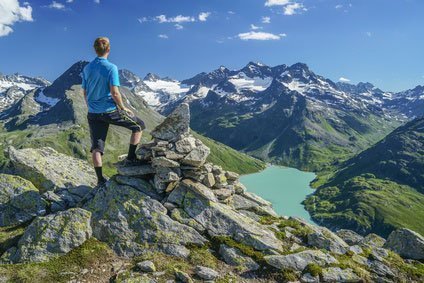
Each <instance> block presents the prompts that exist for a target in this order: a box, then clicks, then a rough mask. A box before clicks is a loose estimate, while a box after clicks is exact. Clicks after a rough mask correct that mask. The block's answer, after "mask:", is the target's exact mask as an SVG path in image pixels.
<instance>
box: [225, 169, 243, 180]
mask: <svg viewBox="0 0 424 283" xmlns="http://www.w3.org/2000/svg"><path fill="white" fill-rule="evenodd" d="M225 177H227V180H230V181H236V180H238V178H240V175H239V174H237V173H235V172H231V171H227V172H225Z"/></svg>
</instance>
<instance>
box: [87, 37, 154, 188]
mask: <svg viewBox="0 0 424 283" xmlns="http://www.w3.org/2000/svg"><path fill="white" fill-rule="evenodd" d="M94 50H95V51H96V53H97V58H95V59H94V60H93V61H92V62H90V63H89V64H88V65H87V66H85V68H84V70H83V72H82V88H83V89H84V97H85V100H86V103H87V106H88V115H87V118H88V125H89V127H90V135H91V150H90V152H91V154H92V158H93V164H94V169H95V171H96V175H97V180H98V185H99V186H101V185H103V184H104V183H105V182H106V179H105V178H104V177H103V173H102V155H103V153H104V148H105V142H106V136H107V132H108V129H109V125H110V124H112V125H117V126H121V127H125V128H127V129H129V130H131V131H132V135H131V139H130V146H129V150H128V156H127V160H126V162H127V163H136V162H137V158H136V154H135V151H136V148H137V145H138V144H139V143H140V139H141V135H142V131H143V130H144V129H145V128H146V127H145V124H144V122H143V121H142V120H141V119H139V118H138V117H136V116H135V115H134V114H133V112H132V111H131V110H129V109H128V108H127V107H125V105H124V103H123V102H122V96H121V94H120V92H119V88H118V87H119V86H120V83H119V74H118V68H117V67H116V66H115V65H114V64H112V63H110V62H109V61H108V59H107V58H108V56H109V53H110V42H109V39H108V38H106V37H99V38H97V39H96V40H95V42H94Z"/></svg>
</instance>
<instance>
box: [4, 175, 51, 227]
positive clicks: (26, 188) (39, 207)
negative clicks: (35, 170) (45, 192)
mask: <svg viewBox="0 0 424 283" xmlns="http://www.w3.org/2000/svg"><path fill="white" fill-rule="evenodd" d="M45 213H46V203H45V201H44V200H43V199H42V198H41V196H40V194H39V192H38V189H37V188H36V187H34V185H33V184H32V183H31V182H29V181H27V180H25V179H23V178H21V177H18V176H13V175H6V174H0V227H4V226H15V225H18V224H21V223H24V222H27V221H29V220H31V219H33V218H34V217H36V216H39V215H44V214H45Z"/></svg>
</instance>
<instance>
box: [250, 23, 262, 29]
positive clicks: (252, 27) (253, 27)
mask: <svg viewBox="0 0 424 283" xmlns="http://www.w3.org/2000/svg"><path fill="white" fill-rule="evenodd" d="M250 29H251V30H258V29H262V27H258V26H255V25H254V24H251V25H250Z"/></svg>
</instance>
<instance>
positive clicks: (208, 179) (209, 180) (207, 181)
mask: <svg viewBox="0 0 424 283" xmlns="http://www.w3.org/2000/svg"><path fill="white" fill-rule="evenodd" d="M203 184H204V185H205V186H206V187H209V188H212V187H213V186H215V177H214V176H213V174H212V173H208V174H206V175H205V178H204V179H203Z"/></svg>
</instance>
